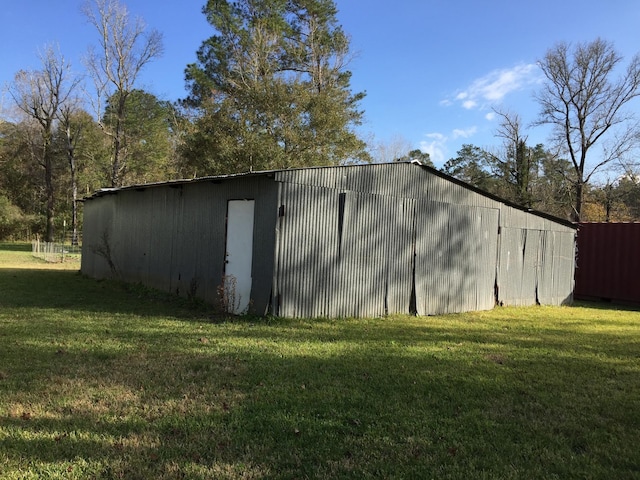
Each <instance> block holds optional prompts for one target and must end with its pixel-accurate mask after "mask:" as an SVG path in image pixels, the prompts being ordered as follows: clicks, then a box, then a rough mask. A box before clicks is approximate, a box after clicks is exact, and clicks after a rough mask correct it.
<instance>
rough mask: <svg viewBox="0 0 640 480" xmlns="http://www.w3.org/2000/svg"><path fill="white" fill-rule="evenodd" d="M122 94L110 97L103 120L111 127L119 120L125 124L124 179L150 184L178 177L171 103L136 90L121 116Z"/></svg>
mask: <svg viewBox="0 0 640 480" xmlns="http://www.w3.org/2000/svg"><path fill="white" fill-rule="evenodd" d="M119 96H120V93H115V94H114V95H113V96H112V98H110V99H109V100H108V102H107V105H106V108H105V111H104V114H103V118H102V123H103V125H105V126H107V128H108V129H109V130H115V129H116V125H117V123H118V122H120V123H121V125H120V127H119V128H120V129H121V131H122V136H121V139H120V149H121V150H120V160H119V161H120V163H121V170H120V173H119V180H120V182H121V183H122V184H134V183H149V182H155V181H166V180H169V179H171V178H175V176H176V174H175V165H174V164H173V162H172V159H173V154H172V153H173V152H172V149H173V143H172V130H171V127H172V125H171V121H172V118H173V117H174V108H173V106H172V105H171V103H169V102H166V101H161V100H159V99H158V98H157V97H156V96H155V95H152V94H151V93H148V92H145V91H143V90H133V91H131V92H129V93H128V94H127V100H126V102H125V103H124V107H123V112H124V115H123V117H122V119H120V118H119V116H118V115H119V112H118V111H117V108H118V107H119V103H120V101H119ZM105 180H106V179H105ZM108 180H111V179H110V178H109V179H108Z"/></svg>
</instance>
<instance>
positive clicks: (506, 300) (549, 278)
mask: <svg viewBox="0 0 640 480" xmlns="http://www.w3.org/2000/svg"><path fill="white" fill-rule="evenodd" d="M574 252H575V242H574V232H573V231H570V232H558V231H549V230H528V229H522V228H502V230H501V235H500V254H499V264H498V277H497V285H498V301H499V302H501V304H503V305H535V304H536V303H541V304H544V305H562V304H565V303H568V302H570V301H571V300H572V292H573V271H574V268H573V256H574Z"/></svg>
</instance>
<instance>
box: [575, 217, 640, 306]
mask: <svg viewBox="0 0 640 480" xmlns="http://www.w3.org/2000/svg"><path fill="white" fill-rule="evenodd" d="M577 242H578V254H577V269H576V277H575V278H576V286H575V292H576V296H578V297H581V298H596V299H601V298H602V299H607V300H613V301H622V302H631V303H640V280H639V273H638V272H640V223H582V224H580V227H579V229H578V239H577Z"/></svg>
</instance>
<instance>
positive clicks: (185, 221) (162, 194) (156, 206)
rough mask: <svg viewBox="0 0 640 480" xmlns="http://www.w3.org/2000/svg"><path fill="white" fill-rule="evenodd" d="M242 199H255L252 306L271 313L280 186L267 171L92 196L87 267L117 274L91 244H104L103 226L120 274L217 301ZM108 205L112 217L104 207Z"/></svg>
mask: <svg viewBox="0 0 640 480" xmlns="http://www.w3.org/2000/svg"><path fill="white" fill-rule="evenodd" d="M239 198H252V199H255V200H256V216H255V224H254V242H253V245H254V247H253V252H252V254H253V265H252V275H253V282H252V293H251V295H252V309H253V311H256V312H258V313H262V314H264V313H265V312H266V309H267V306H268V305H269V297H270V294H271V281H272V272H273V251H274V245H275V243H274V242H275V240H274V227H275V222H276V217H277V207H276V205H277V186H276V185H275V183H274V182H273V180H272V179H268V178H267V177H253V178H243V179H229V180H226V181H222V182H221V181H216V182H199V183H194V184H184V185H161V186H154V187H151V188H141V189H138V190H135V189H129V190H123V191H119V192H118V193H116V194H111V195H105V196H101V197H98V198H95V199H92V200H90V201H88V202H87V204H86V207H88V208H86V209H85V231H86V232H89V239H90V240H89V243H88V244H87V241H86V240H85V242H84V243H85V244H87V248H86V252H87V253H88V258H87V270H89V265H91V264H94V265H101V267H100V268H99V269H98V268H95V267H93V268H92V270H93V274H91V273H88V274H90V275H91V276H98V275H99V274H102V276H103V277H105V276H110V274H111V272H110V271H109V270H108V264H107V262H106V261H104V260H102V261H101V259H100V255H96V253H95V252H93V251H92V249H91V244H95V243H96V242H97V243H98V244H99V243H100V241H101V236H100V235H101V233H100V232H99V230H100V229H101V228H104V229H106V231H107V232H108V236H109V243H110V248H111V253H112V258H113V261H114V263H115V264H116V266H117V269H118V276H119V278H121V279H123V280H125V281H130V282H141V283H144V284H146V285H149V286H151V287H154V288H158V289H161V290H165V291H170V292H173V293H177V294H179V295H182V296H196V297H200V298H203V299H205V300H206V301H208V302H210V303H216V302H217V301H218V290H217V289H218V286H219V285H220V284H221V283H222V278H223V269H224V260H225V250H226V245H225V234H226V211H227V201H228V200H232V199H239ZM109 208H112V210H113V211H112V213H111V215H110V216H111V218H112V220H111V221H110V222H109V219H108V218H106V214H103V213H102V212H107V211H109ZM98 225H99V226H100V227H98ZM267 232H268V233H267ZM85 238H86V237H85ZM93 250H95V248H93ZM84 254H85V251H83V257H84ZM105 265H106V267H107V269H105Z"/></svg>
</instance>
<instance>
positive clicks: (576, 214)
mask: <svg viewBox="0 0 640 480" xmlns="http://www.w3.org/2000/svg"><path fill="white" fill-rule="evenodd" d="M583 196H584V184H583V183H582V182H578V183H577V184H576V204H575V207H574V208H573V215H572V216H573V218H572V220H573V221H574V222H579V221H580V220H581V212H582V200H583Z"/></svg>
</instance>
